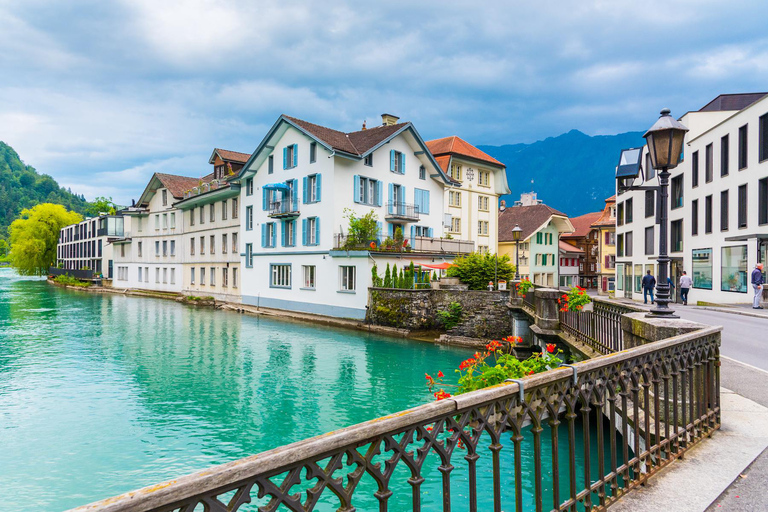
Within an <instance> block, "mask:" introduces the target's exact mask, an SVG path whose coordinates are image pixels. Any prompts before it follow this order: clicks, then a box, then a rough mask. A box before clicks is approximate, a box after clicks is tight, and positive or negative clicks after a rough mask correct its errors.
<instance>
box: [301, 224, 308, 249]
mask: <svg viewBox="0 0 768 512" xmlns="http://www.w3.org/2000/svg"><path fill="white" fill-rule="evenodd" d="M301 245H307V219H301Z"/></svg>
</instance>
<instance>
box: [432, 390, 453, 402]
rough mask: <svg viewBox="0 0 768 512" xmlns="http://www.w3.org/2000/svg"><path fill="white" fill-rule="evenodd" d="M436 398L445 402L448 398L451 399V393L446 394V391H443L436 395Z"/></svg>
mask: <svg viewBox="0 0 768 512" xmlns="http://www.w3.org/2000/svg"><path fill="white" fill-rule="evenodd" d="M435 398H436V399H438V400H444V399H446V398H451V394H450V393H446V392H445V391H443V390H442V389H441V390H440V391H438V392H437V393H435Z"/></svg>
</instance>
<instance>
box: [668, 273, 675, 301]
mask: <svg viewBox="0 0 768 512" xmlns="http://www.w3.org/2000/svg"><path fill="white" fill-rule="evenodd" d="M667 287H668V289H669V300H671V301H672V302H675V282H674V281H672V278H671V277H667Z"/></svg>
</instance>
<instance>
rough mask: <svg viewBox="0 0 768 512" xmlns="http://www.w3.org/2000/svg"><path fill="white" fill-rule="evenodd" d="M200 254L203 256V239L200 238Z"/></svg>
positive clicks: (202, 237)
mask: <svg viewBox="0 0 768 512" xmlns="http://www.w3.org/2000/svg"><path fill="white" fill-rule="evenodd" d="M200 254H205V237H204V236H201V237H200Z"/></svg>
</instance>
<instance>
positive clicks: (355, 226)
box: [344, 208, 379, 249]
mask: <svg viewBox="0 0 768 512" xmlns="http://www.w3.org/2000/svg"><path fill="white" fill-rule="evenodd" d="M344 218H346V219H349V231H348V233H347V240H346V241H345V243H344V248H345V249H353V248H357V247H363V246H367V245H368V244H369V243H370V242H371V241H372V240H376V239H377V238H378V235H379V217H378V215H376V212H375V211H373V210H371V211H370V212H368V213H366V214H365V215H363V216H360V217H358V215H357V214H356V213H355V212H354V211H353V210H350V209H349V208H344Z"/></svg>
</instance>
